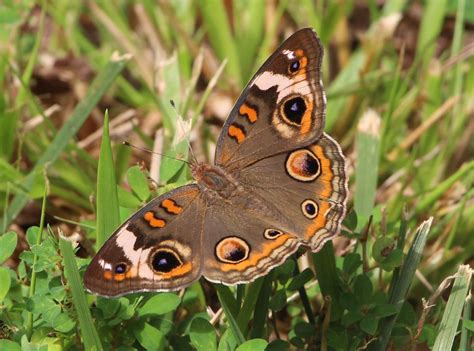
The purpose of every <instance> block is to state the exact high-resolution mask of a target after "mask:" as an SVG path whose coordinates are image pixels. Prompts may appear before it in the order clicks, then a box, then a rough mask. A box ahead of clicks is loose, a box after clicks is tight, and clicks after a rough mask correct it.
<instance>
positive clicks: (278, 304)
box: [269, 289, 286, 311]
mask: <svg viewBox="0 0 474 351" xmlns="http://www.w3.org/2000/svg"><path fill="white" fill-rule="evenodd" d="M285 305H286V291H285V289H280V290H278V291H277V292H276V293H275V295H273V296H272V298H271V299H270V304H269V307H270V308H271V309H272V310H273V311H280V310H281V309H283V307H285Z"/></svg>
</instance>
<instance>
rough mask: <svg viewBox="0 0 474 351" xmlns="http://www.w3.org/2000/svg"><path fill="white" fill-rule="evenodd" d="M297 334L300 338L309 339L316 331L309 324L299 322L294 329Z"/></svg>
mask: <svg viewBox="0 0 474 351" xmlns="http://www.w3.org/2000/svg"><path fill="white" fill-rule="evenodd" d="M293 330H294V331H295V334H296V335H297V336H299V337H302V338H305V339H308V338H310V337H312V336H314V334H315V332H316V329H315V326H314V325H312V324H311V323H308V322H298V323H296V325H295V327H294V328H293Z"/></svg>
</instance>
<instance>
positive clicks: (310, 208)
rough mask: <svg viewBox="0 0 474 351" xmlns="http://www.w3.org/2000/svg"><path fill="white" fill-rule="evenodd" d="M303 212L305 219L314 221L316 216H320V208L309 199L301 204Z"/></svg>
mask: <svg viewBox="0 0 474 351" xmlns="http://www.w3.org/2000/svg"><path fill="white" fill-rule="evenodd" d="M301 210H302V211H303V214H304V215H305V217H307V218H309V219H313V218H316V216H317V215H318V211H319V208H318V204H317V203H316V202H314V201H313V200H310V199H308V200H305V201H303V203H302V204H301Z"/></svg>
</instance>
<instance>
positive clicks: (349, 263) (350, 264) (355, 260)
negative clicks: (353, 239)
mask: <svg viewBox="0 0 474 351" xmlns="http://www.w3.org/2000/svg"><path fill="white" fill-rule="evenodd" d="M360 266H362V259H361V257H360V254H358V253H349V254H347V255H346V256H345V257H344V262H343V264H342V270H343V271H344V272H345V273H347V274H349V275H352V274H354V273H355V271H356V270H357V268H359V267H360Z"/></svg>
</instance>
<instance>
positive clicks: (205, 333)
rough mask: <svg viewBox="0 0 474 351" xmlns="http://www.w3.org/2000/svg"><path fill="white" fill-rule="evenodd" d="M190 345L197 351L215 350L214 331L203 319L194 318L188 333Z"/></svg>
mask: <svg viewBox="0 0 474 351" xmlns="http://www.w3.org/2000/svg"><path fill="white" fill-rule="evenodd" d="M189 337H190V338H191V343H192V344H193V346H194V347H195V348H196V349H197V350H198V351H214V350H216V349H217V342H216V330H215V329H214V327H213V326H212V324H211V323H209V322H208V321H207V320H205V319H204V318H200V317H198V318H194V319H193V321H192V322H191V328H190V332H189Z"/></svg>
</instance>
